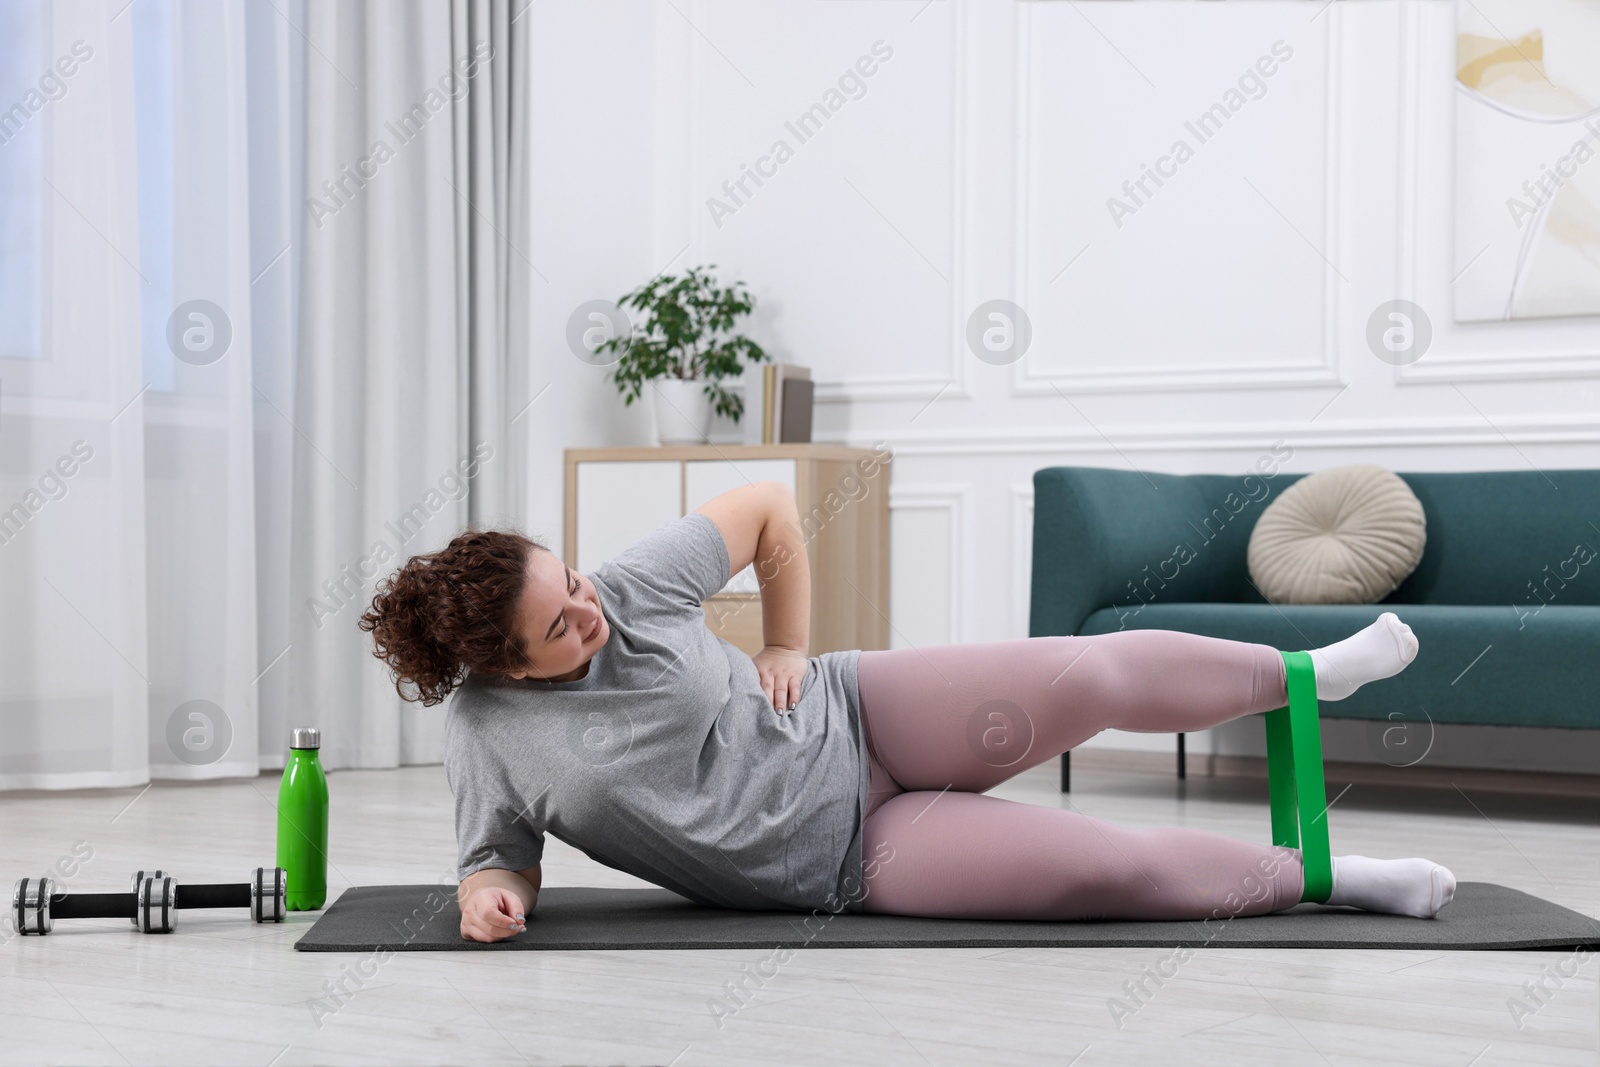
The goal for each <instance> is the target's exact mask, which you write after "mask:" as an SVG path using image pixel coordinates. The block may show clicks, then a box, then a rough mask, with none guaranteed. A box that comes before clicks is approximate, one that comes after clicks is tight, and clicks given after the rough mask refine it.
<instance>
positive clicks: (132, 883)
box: [128, 870, 167, 929]
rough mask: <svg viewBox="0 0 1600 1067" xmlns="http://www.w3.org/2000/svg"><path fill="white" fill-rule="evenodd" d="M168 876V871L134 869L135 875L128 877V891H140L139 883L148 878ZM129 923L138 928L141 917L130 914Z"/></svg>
mask: <svg viewBox="0 0 1600 1067" xmlns="http://www.w3.org/2000/svg"><path fill="white" fill-rule="evenodd" d="M166 876H167V872H166V871H161V870H155V871H134V872H133V877H132V878H129V879H128V892H130V893H137V892H138V891H139V883H140V882H142V881H144V880H145V879H146V878H165V877H166ZM128 923H129V924H130V925H131V926H133V927H134V929H138V927H139V917H138V916H137V915H130V916H128Z"/></svg>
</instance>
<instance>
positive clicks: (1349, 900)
mask: <svg viewBox="0 0 1600 1067" xmlns="http://www.w3.org/2000/svg"><path fill="white" fill-rule="evenodd" d="M1455 895H1456V876H1455V875H1453V874H1451V873H1450V868H1448V867H1441V866H1439V864H1437V863H1434V862H1433V861H1432V860H1425V859H1404V860H1376V859H1373V858H1372V857H1370V856H1335V857H1333V891H1332V893H1330V894H1329V895H1328V899H1327V900H1325V901H1323V903H1325V904H1334V905H1346V906H1349V907H1352V908H1361V909H1363V910H1365V911H1379V912H1383V913H1385V914H1388V915H1410V916H1413V917H1415V918H1418V919H1431V918H1433V917H1434V916H1435V915H1437V914H1438V913H1439V909H1440V908H1442V907H1444V906H1445V905H1446V904H1448V903H1450V901H1451V899H1452V898H1454V897H1455Z"/></svg>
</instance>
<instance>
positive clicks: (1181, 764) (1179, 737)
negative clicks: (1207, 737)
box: [1178, 734, 1185, 782]
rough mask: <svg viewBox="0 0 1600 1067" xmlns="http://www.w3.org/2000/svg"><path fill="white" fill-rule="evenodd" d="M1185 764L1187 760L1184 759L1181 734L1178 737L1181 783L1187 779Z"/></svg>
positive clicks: (1179, 777)
mask: <svg viewBox="0 0 1600 1067" xmlns="http://www.w3.org/2000/svg"><path fill="white" fill-rule="evenodd" d="M1184 764H1185V760H1184V758H1183V735H1182V734H1179V735H1178V780H1179V781H1180V782H1181V781H1183V779H1184V778H1185V775H1184V770H1185V766H1184Z"/></svg>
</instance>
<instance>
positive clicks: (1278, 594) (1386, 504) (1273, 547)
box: [1246, 463, 1427, 604]
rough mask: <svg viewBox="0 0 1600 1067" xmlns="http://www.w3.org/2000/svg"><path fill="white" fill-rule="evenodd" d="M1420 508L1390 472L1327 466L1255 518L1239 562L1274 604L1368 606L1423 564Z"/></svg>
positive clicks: (1372, 467) (1408, 489)
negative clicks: (1243, 553)
mask: <svg viewBox="0 0 1600 1067" xmlns="http://www.w3.org/2000/svg"><path fill="white" fill-rule="evenodd" d="M1426 540H1427V524H1426V518H1425V516H1424V515H1423V511H1422V504H1421V503H1420V502H1418V500H1417V497H1416V494H1415V493H1413V492H1412V491H1411V487H1410V486H1408V485H1406V483H1405V481H1404V480H1403V479H1402V478H1401V477H1400V476H1399V475H1398V474H1395V473H1394V472H1393V471H1389V470H1385V469H1384V468H1382V467H1378V466H1375V465H1373V464H1370V463H1360V464H1352V465H1350V466H1345V467H1333V468H1330V469H1328V470H1324V471H1319V472H1318V473H1316V474H1311V475H1308V476H1306V477H1304V478H1301V479H1300V480H1299V481H1297V482H1295V483H1294V484H1293V485H1291V486H1289V487H1288V488H1287V489H1285V490H1284V491H1283V492H1282V493H1280V494H1278V498H1277V499H1276V500H1274V501H1273V502H1272V503H1271V504H1269V505H1268V506H1267V508H1266V510H1265V511H1263V512H1262V513H1261V518H1260V519H1259V520H1258V521H1257V522H1256V525H1255V528H1254V529H1253V530H1252V531H1251V533H1250V546H1249V550H1248V554H1247V557H1246V563H1247V566H1248V567H1249V570H1250V578H1251V580H1252V581H1253V582H1255V584H1256V588H1258V589H1260V590H1261V595H1262V596H1263V597H1265V598H1266V599H1267V600H1268V601H1270V602H1271V603H1274V604H1375V603H1377V602H1378V601H1380V600H1382V599H1383V598H1384V597H1386V596H1388V595H1389V594H1390V593H1392V592H1394V590H1395V589H1396V588H1397V587H1398V586H1399V585H1400V583H1401V582H1403V581H1405V579H1406V577H1407V576H1408V575H1409V574H1410V573H1411V572H1412V571H1413V570H1415V569H1416V567H1417V563H1418V561H1420V560H1421V559H1422V548H1423V545H1424V543H1425V542H1426Z"/></svg>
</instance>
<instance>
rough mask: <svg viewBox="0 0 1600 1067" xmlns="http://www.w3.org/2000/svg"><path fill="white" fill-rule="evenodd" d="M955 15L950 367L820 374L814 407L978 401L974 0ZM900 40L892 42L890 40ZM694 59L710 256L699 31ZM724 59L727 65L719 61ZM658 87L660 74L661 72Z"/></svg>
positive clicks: (695, 174)
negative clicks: (971, 256) (971, 129)
mask: <svg viewBox="0 0 1600 1067" xmlns="http://www.w3.org/2000/svg"><path fill="white" fill-rule="evenodd" d="M939 6H940V7H942V8H945V9H947V10H948V11H949V12H950V23H951V25H950V42H951V43H950V79H951V115H950V124H951V132H950V160H949V166H950V264H949V270H950V272H951V276H950V282H949V286H948V289H949V304H948V310H947V311H946V319H947V332H948V334H949V336H950V347H949V368H948V371H947V372H946V373H944V374H928V373H913V374H860V375H845V376H844V377H841V378H818V377H813V379H812V381H813V382H814V383H815V390H814V393H813V396H812V402H813V403H814V404H848V403H854V402H857V401H863V400H931V399H933V398H937V397H957V398H962V399H967V400H970V399H973V394H972V392H971V390H970V388H969V379H968V370H969V361H968V360H967V359H966V358H965V356H964V353H965V347H964V338H965V329H964V324H965V319H966V311H965V305H966V293H967V281H966V274H967V263H966V260H967V255H966V251H967V239H968V234H967V228H968V225H969V223H970V220H971V218H972V214H973V212H972V207H971V205H970V204H969V203H968V197H969V196H970V195H971V186H970V184H969V183H968V182H967V180H966V168H967V153H968V148H969V145H968V135H967V112H968V110H969V106H970V100H969V95H970V88H971V85H972V83H973V80H974V78H973V71H972V70H971V69H970V64H971V62H972V58H971V56H972V51H973V49H972V48H971V47H970V46H969V44H968V38H969V37H970V36H972V34H970V33H969V32H968V29H969V26H968V23H969V22H971V21H972V12H971V6H972V5H971V4H970V3H969V2H968V0H951V2H950V3H948V4H941V5H939ZM687 19H688V20H689V21H690V22H691V24H693V25H694V26H697V27H698V26H700V25H702V24H703V21H704V20H703V19H702V18H701V13H700V10H699V5H698V3H697V2H696V0H689V14H688V16H687ZM893 43H894V42H891V45H892V44H893ZM689 49H690V51H689V58H688V63H689V66H690V76H689V83H690V90H689V96H690V101H689V105H688V120H687V125H688V127H689V129H688V138H687V140H688V142H689V158H688V171H689V197H688V199H689V234H690V239H689V240H690V246H691V248H692V250H693V252H694V253H695V256H696V257H697V258H698V259H700V260H703V259H704V258H705V257H704V254H703V249H704V247H705V240H704V235H705V219H704V211H703V207H704V204H703V198H704V196H705V185H704V183H703V177H704V175H703V169H702V167H701V158H702V153H703V151H704V144H705V140H704V137H703V135H702V132H703V129H704V114H703V107H702V103H701V100H702V93H701V91H700V80H701V79H700V75H699V68H700V65H701V64H702V63H704V62H706V55H707V49H706V47H705V45H704V44H703V43H702V41H701V40H700V34H698V32H697V33H696V36H695V37H694V38H692V39H691V41H690V45H689ZM717 62H721V60H720V59H718V60H717ZM657 84H658V85H660V84H661V78H660V76H659V75H658V76H657Z"/></svg>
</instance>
